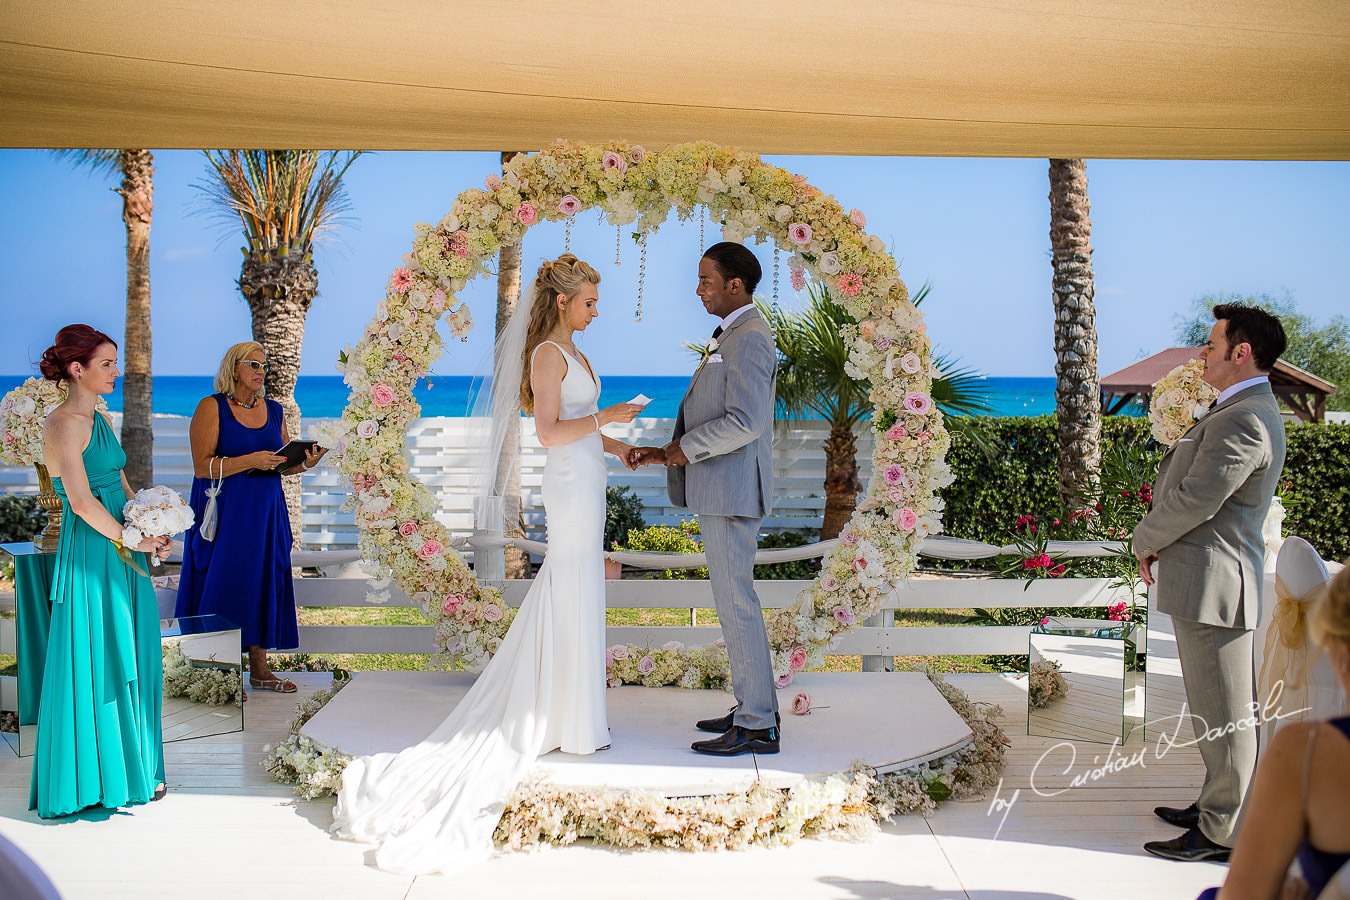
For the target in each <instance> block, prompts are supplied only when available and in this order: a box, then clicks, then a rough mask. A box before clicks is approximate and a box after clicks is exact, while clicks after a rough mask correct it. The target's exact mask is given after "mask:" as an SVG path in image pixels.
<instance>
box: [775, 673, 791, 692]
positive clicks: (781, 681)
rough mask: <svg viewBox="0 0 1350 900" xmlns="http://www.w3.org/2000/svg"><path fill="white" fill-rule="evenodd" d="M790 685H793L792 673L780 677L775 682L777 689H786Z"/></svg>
mask: <svg viewBox="0 0 1350 900" xmlns="http://www.w3.org/2000/svg"><path fill="white" fill-rule="evenodd" d="M789 684H792V673H791V672H788V673H787V674H786V675H779V676H778V677H777V678H775V679H774V680H773V685H774V687H776V688H785V687H787V686H788V685H789Z"/></svg>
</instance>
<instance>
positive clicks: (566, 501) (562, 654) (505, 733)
mask: <svg viewBox="0 0 1350 900" xmlns="http://www.w3.org/2000/svg"><path fill="white" fill-rule="evenodd" d="M549 343H551V342H549ZM541 346H542V345H541ZM554 346H557V345H554ZM558 349H559V350H562V348H561V347H559V348H558ZM535 352H536V353H537V352H538V348H536V351H535ZM562 353H563V356H564V357H565V358H566V360H567V374H566V375H565V376H564V378H563V382H562V404H561V407H560V410H559V415H558V418H559V419H580V418H583V417H585V416H587V415H590V414H591V413H593V412H596V411H597V407H596V401H597V400H598V399H599V396H600V385H599V383H598V382H597V380H596V379H594V378H593V377H592V376H591V374H590V373H589V371H588V370H587V367H586V366H585V365H583V364H582V363H581V362H580V361H579V360H577V359H574V358H573V357H572V356H571V355H570V354H568V353H567V351H565V350H563V351H562ZM543 494H544V509H545V511H546V513H547V525H548V554H547V555H546V556H545V557H544V563H543V565H542V566H541V567H540V569H539V574H538V575H537V576H536V577H535V579H534V583H533V584H532V585H531V587H530V590H529V593H528V594H527V595H526V596H525V599H524V601H523V602H522V603H521V606H520V611H519V612H518V613H517V615H516V618H515V620H514V621H513V622H512V623H511V628H510V629H509V630H508V631H507V633H506V637H505V638H504V639H503V641H502V645H501V647H500V648H499V649H498V651H497V653H496V655H494V656H493V657H492V660H491V662H489V663H488V665H487V666H486V667H485V668H484V669H483V672H482V674H481V675H479V676H478V679H477V680H476V681H475V682H474V684H473V687H471V688H470V689H469V692H468V694H466V695H465V697H464V699H463V700H461V701H460V703H459V705H458V706H456V707H455V708H454V710H453V711H452V712H451V713H450V715H449V716H447V717H446V719H445V721H443V722H442V723H441V724H440V725H439V726H437V728H436V730H435V731H433V732H432V733H431V734H430V735H429V736H428V737H427V738H426V739H425V740H423V741H422V742H421V743H420V744H416V745H414V746H412V747H409V748H408V749H406V750H404V751H402V752H400V753H380V754H376V755H374V756H365V757H360V758H358V759H355V760H353V761H352V762H351V764H350V765H348V767H347V769H346V770H345V771H344V772H343V774H342V788H341V790H340V791H339V792H338V798H337V806H336V807H335V809H334V810H333V825H332V829H331V830H332V831H333V832H334V833H335V834H337V835H338V836H339V837H343V838H348V839H350V840H355V841H365V842H369V843H375V844H378V845H379V847H378V849H377V850H376V852H375V864H376V865H378V866H379V867H380V868H381V869H385V870H388V871H390V872H398V873H402V874H424V873H429V872H447V871H452V870H455V869H459V868H462V867H463V866H465V865H468V864H471V863H473V862H477V861H480V860H483V859H486V858H487V857H488V856H489V855H490V854H491V852H492V833H493V831H494V830H495V828H496V825H497V821H498V819H500V818H501V814H502V810H503V808H504V806H505V801H506V799H507V797H508V796H509V795H510V793H511V791H512V789H513V788H515V786H516V785H517V784H518V783H519V782H520V780H521V779H522V778H524V777H525V775H526V774H527V773H528V772H529V769H530V767H531V765H532V764H533V763H534V761H535V759H536V758H537V757H538V756H540V755H542V754H544V753H547V752H549V751H551V750H554V749H558V748H561V749H562V750H563V751H564V752H567V753H593V752H594V751H596V750H597V749H599V748H601V747H603V746H605V745H606V744H608V743H609V732H608V728H607V724H606V718H605V659H604V654H605V649H604V646H605V600H604V596H605V595H604V561H603V557H602V541H603V536H604V529H605V463H604V451H603V445H602V443H601V440H600V434H599V432H591V433H590V434H589V435H587V436H586V437H583V438H581V439H579V440H576V441H572V442H571V443H569V444H561V445H558V446H554V447H549V448H548V462H547V463H546V464H545V466H544V479H543Z"/></svg>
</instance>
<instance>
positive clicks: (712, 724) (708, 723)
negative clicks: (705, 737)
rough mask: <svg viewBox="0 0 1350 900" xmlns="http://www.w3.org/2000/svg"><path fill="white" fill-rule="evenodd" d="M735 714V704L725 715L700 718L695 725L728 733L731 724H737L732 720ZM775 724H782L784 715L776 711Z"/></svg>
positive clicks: (701, 728)
mask: <svg viewBox="0 0 1350 900" xmlns="http://www.w3.org/2000/svg"><path fill="white" fill-rule="evenodd" d="M735 715H736V707H734V706H733V707H732V708H731V711H730V712H729V713H727V714H726V715H725V716H718V717H717V718H716V719H699V720H698V722H696V723H695V724H694V727H695V728H697V729H698V730H699V731H710V732H712V733H713V734H726V733H727V732H728V731H730V730H731V726H733V725H735V724H736V723H735V722H733V721H732V718H733V717H734V716H735ZM773 724H775V725H782V724H783V717H782V716H780V715H779V714H778V713H774V714H773Z"/></svg>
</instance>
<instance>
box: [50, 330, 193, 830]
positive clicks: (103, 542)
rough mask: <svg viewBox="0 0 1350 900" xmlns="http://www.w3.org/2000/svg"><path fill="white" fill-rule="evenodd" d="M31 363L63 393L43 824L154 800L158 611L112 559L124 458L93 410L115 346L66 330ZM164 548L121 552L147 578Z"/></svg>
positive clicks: (107, 388)
mask: <svg viewBox="0 0 1350 900" xmlns="http://www.w3.org/2000/svg"><path fill="white" fill-rule="evenodd" d="M40 365H41V369H42V374H43V375H44V376H45V377H46V378H48V379H50V380H52V381H64V382H65V383H66V385H67V388H68V391H69V394H68V396H67V398H66V400H65V401H64V402H63V403H61V404H60V405H59V406H57V407H56V408H55V409H53V410H52V412H51V413H50V414H49V415H48V417H47V422H46V425H45V430H44V434H43V453H44V455H45V457H46V465H47V467H48V469H49V471H50V472H51V474H52V476H53V477H52V485H53V487H54V488H55V490H56V492H57V493H58V494H60V495H61V498H62V505H61V507H62V519H61V541H60V544H59V546H58V547H57V551H56V567H55V571H54V572H53V574H52V593H51V601H52V613H51V630H50V633H49V636H48V639H47V657H46V662H45V664H44V666H43V675H42V679H43V680H42V694H41V699H40V701H39V703H38V720H37V740H36V748H37V749H36V752H35V753H34V756H33V778H32V782H31V787H30V790H29V801H28V805H29V808H30V809H36V810H37V812H38V815H39V816H41V817H42V818H44V819H46V818H53V817H56V816H64V815H69V814H70V813H73V812H77V811H79V810H82V809H85V808H87V807H91V806H101V807H106V808H116V807H119V806H128V805H131V804H136V803H145V802H146V801H148V800H152V799H155V797H156V792H157V790H158V789H159V788H160V787H161V786H162V785H163V782H164V746H163V736H162V732H161V729H160V720H159V716H160V705H161V700H162V691H163V687H162V686H163V675H162V669H161V662H160V643H159V611H158V607H157V605H156V602H155V593H154V589H153V588H152V587H151V585H150V579H149V578H148V577H146V576H145V575H142V574H140V573H138V572H137V571H136V570H135V569H133V568H132V567H131V566H129V565H127V563H125V562H123V561H122V559H121V558H120V557H119V556H118V554H117V547H118V546H119V545H120V541H121V536H122V507H123V506H124V505H125V504H126V501H127V496H128V495H129V494H130V493H131V492H130V489H129V488H128V486H127V483H126V479H125V478H124V477H123V475H122V467H123V466H124V465H126V454H125V453H123V452H122V448H121V446H120V445H119V444H118V443H117V437H116V435H114V434H113V429H112V426H111V425H110V424H109V422H108V420H107V419H106V418H105V417H104V416H103V414H102V413H101V412H99V411H98V409H97V408H96V406H95V403H96V401H97V399H98V395H100V394H109V393H112V391H113V390H114V389H115V387H116V379H117V377H118V375H119V374H120V373H119V372H118V370H117V345H116V344H115V343H114V342H113V340H112V339H111V338H109V337H108V336H107V335H105V334H103V333H102V332H99V331H97V330H95V329H93V328H90V327H89V326H88V325H67V326H66V327H65V328H62V329H61V331H59V332H57V336H56V343H55V344H54V345H53V346H52V347H51V348H49V349H48V350H47V352H46V353H44V354H43V357H42V362H41V364H40ZM115 542H116V543H115ZM167 544H168V540H167V538H146V539H145V540H143V541H142V542H141V543H140V544H138V545H136V546H135V547H129V548H127V549H128V550H132V551H140V552H137V553H136V557H137V558H138V560H139V563H138V564H139V565H140V566H141V568H142V569H143V570H144V569H145V567H146V563H147V560H146V557H145V553H147V552H159V551H161V550H162V549H164V548H165V547H166V546H167Z"/></svg>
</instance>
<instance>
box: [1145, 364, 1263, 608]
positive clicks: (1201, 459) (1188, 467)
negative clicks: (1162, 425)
mask: <svg viewBox="0 0 1350 900" xmlns="http://www.w3.org/2000/svg"><path fill="white" fill-rule="evenodd" d="M1284 446H1285V438H1284V423H1283V422H1282V421H1281V419H1280V410H1279V407H1278V406H1276V404H1275V395H1274V393H1273V392H1272V391H1271V389H1270V385H1269V384H1258V385H1253V386H1252V387H1249V388H1247V389H1245V390H1242V391H1239V392H1238V393H1236V394H1234V395H1233V396H1232V397H1229V398H1228V399H1227V400H1225V401H1224V402H1223V403H1221V404H1219V405H1218V406H1216V407H1214V408H1213V409H1212V410H1210V411H1209V413H1208V414H1207V415H1206V416H1205V417H1204V418H1202V419H1201V420H1200V421H1199V422H1198V423H1196V424H1195V425H1194V426H1193V427H1192V428H1191V429H1190V430H1189V431H1187V432H1186V433H1185V434H1184V435H1182V437H1181V438H1180V440H1178V441H1177V442H1176V443H1175V444H1173V445H1172V446H1171V448H1170V449H1168V451H1167V453H1165V454H1163V458H1162V463H1161V465H1160V466H1159V468H1158V483H1157V484H1156V485H1154V487H1153V508H1152V509H1151V510H1150V511H1149V513H1148V515H1146V516H1144V518H1143V520H1142V521H1140V523H1139V525H1138V526H1137V527H1136V528H1135V529H1134V549H1135V552H1136V553H1141V554H1143V555H1145V556H1148V555H1152V554H1154V553H1156V554H1158V561H1157V565H1156V568H1155V570H1154V575H1155V578H1156V579H1157V595H1158V609H1159V610H1160V611H1162V612H1165V613H1167V614H1169V615H1174V616H1179V617H1180V618H1183V619H1189V620H1190V621H1192V622H1202V623H1204V624H1208V625H1220V626H1224V627H1227V628H1245V629H1252V628H1255V627H1256V625H1257V622H1258V620H1259V618H1260V610H1261V591H1262V586H1263V583H1264V578H1263V575H1262V560H1263V558H1264V556H1265V541H1264V539H1263V538H1262V537H1261V525H1262V523H1263V522H1264V521H1265V518H1266V512H1267V511H1268V510H1269V508H1270V499H1271V497H1273V496H1274V495H1275V488H1276V486H1277V485H1278V483H1279V480H1280V472H1281V470H1283V469H1284Z"/></svg>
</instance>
